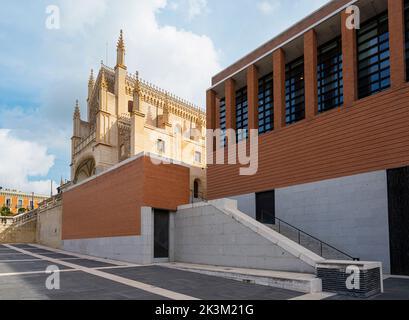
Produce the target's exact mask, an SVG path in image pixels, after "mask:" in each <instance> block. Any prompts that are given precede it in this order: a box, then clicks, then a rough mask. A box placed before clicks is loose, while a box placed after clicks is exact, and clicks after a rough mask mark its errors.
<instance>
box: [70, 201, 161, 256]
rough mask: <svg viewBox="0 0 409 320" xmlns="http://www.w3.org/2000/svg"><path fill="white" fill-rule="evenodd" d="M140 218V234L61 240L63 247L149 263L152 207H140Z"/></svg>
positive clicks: (73, 250) (91, 254) (151, 249)
mask: <svg viewBox="0 0 409 320" xmlns="http://www.w3.org/2000/svg"><path fill="white" fill-rule="evenodd" d="M141 218H142V221H141V222H142V223H141V225H142V229H141V235H140V236H127V237H105V238H93V239H79V240H63V249H64V250H67V251H70V252H75V253H80V254H85V255H90V256H94V257H99V258H105V259H112V260H119V261H125V262H131V263H135V264H151V263H153V213H152V208H148V207H143V208H141Z"/></svg>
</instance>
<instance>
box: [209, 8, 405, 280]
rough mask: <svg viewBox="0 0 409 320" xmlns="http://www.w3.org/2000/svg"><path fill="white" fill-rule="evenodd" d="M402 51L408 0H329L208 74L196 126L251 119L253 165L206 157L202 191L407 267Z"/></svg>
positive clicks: (387, 265) (397, 269) (241, 125)
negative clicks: (253, 169)
mask: <svg viewBox="0 0 409 320" xmlns="http://www.w3.org/2000/svg"><path fill="white" fill-rule="evenodd" d="M351 5H355V6H358V8H359V9H360V18H361V21H360V22H361V26H360V29H350V28H348V27H347V23H346V22H347V19H348V18H349V17H350V13H348V11H347V8H348V7H349V6H351ZM408 62H409V1H408V0H359V1H351V0H334V1H331V2H329V3H328V4H327V5H325V6H324V7H322V8H321V9H319V10H318V11H316V12H314V13H313V14H311V15H310V16H308V17H306V18H305V19H304V20H302V21H300V22H299V23H297V24H296V25H294V26H292V27H291V28H289V29H288V30H286V31H285V32H283V33H281V34H280V35H278V36H277V37H275V38H274V39H272V40H271V41H269V42H267V43H266V44H264V45H262V46H261V47H259V48H257V49H256V50H254V51H253V52H251V53H250V54H248V55H247V56H245V57H243V58H242V59H240V60H239V61H237V62H236V63H234V64H233V65H231V66H230V67H228V68H227V69H225V70H223V71H222V72H220V73H219V74H217V75H215V76H214V77H213V79H212V87H211V88H210V89H209V90H208V91H207V128H208V129H222V130H225V129H235V130H239V129H245V130H250V129H255V130H258V132H259V138H258V139H259V153H258V157H259V160H258V163H259V165H258V171H257V174H255V175H252V176H241V175H240V174H239V168H240V167H241V166H240V165H228V164H225V165H209V166H208V174H207V181H208V186H207V190H208V197H209V199H219V198H226V197H228V198H233V199H236V200H238V203H239V209H240V210H241V211H243V212H245V213H247V214H248V215H250V216H253V217H254V218H257V220H259V221H261V222H264V223H267V224H274V222H275V221H276V220H275V219H276V218H279V219H281V220H282V221H285V222H287V223H290V224H291V225H294V226H296V227H297V228H300V229H302V230H303V231H305V232H308V233H309V234H311V235H314V236H316V237H318V238H319V239H321V240H323V241H325V242H327V243H329V244H331V245H333V246H335V247H336V248H338V249H340V250H342V251H344V252H347V253H349V254H350V255H352V256H355V257H359V258H360V259H361V260H375V261H382V262H383V264H384V270H385V271H386V272H392V273H394V274H409V167H408V166H409V143H408V142H409V84H408V80H409V63H408ZM237 137H238V138H239V140H241V141H240V142H239V143H245V140H246V139H245V138H246V136H245V135H237ZM219 147H220V146H219ZM247 150H249V147H248V146H247ZM208 151H209V150H208ZM225 152H227V147H226V148H225ZM211 156H214V155H211Z"/></svg>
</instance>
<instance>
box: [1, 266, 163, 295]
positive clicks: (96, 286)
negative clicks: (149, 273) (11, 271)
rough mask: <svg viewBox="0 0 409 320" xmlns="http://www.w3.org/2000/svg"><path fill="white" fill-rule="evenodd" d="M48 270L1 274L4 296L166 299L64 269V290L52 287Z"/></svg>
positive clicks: (62, 285)
mask: <svg viewBox="0 0 409 320" xmlns="http://www.w3.org/2000/svg"><path fill="white" fill-rule="evenodd" d="M48 276H49V275H46V274H30V275H20V276H9V277H4V278H1V277H0V299H2V300H166V299H165V298H163V297H161V296H158V295H155V294H151V293H148V292H145V291H142V290H139V289H136V288H132V287H129V286H127V285H123V284H119V283H117V282H114V281H111V280H107V279H104V278H101V277H97V276H94V275H90V274H87V273H85V272H82V271H73V272H63V273H60V285H61V287H60V290H48V289H47V288H46V286H45V283H46V279H47V277H48Z"/></svg>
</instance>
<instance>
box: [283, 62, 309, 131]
mask: <svg viewBox="0 0 409 320" xmlns="http://www.w3.org/2000/svg"><path fill="white" fill-rule="evenodd" d="M285 94H286V123H287V124H291V123H294V122H297V121H300V120H303V119H304V118H305V96H304V57H301V58H299V59H297V60H294V61H293V62H290V63H288V64H287V65H286V86H285Z"/></svg>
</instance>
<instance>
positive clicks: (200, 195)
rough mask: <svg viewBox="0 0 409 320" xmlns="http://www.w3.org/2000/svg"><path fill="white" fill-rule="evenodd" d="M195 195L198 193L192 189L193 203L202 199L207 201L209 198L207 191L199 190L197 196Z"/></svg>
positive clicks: (191, 197) (191, 198) (191, 199)
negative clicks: (206, 194) (206, 196)
mask: <svg viewBox="0 0 409 320" xmlns="http://www.w3.org/2000/svg"><path fill="white" fill-rule="evenodd" d="M195 196H196V194H195V192H194V190H190V201H191V203H195V202H196V201H197V200H198V201H200V202H207V199H206V198H205V193H204V192H198V193H197V197H195ZM195 200H196V201H195Z"/></svg>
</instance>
